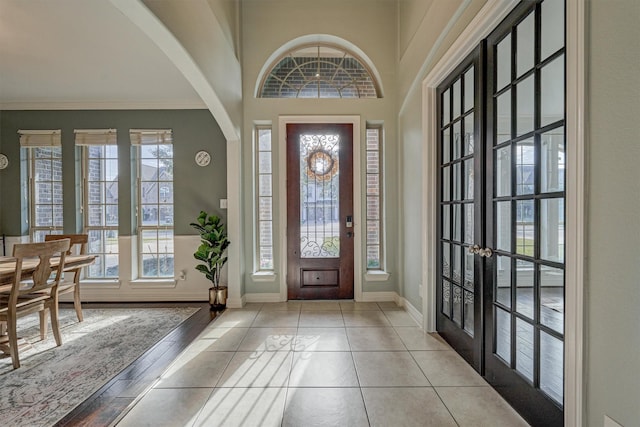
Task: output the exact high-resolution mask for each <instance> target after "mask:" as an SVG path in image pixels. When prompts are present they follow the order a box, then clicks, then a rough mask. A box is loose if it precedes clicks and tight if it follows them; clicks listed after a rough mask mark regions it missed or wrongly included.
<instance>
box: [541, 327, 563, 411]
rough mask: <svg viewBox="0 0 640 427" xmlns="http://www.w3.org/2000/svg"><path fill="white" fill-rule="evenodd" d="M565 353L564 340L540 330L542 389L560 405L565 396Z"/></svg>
mask: <svg viewBox="0 0 640 427" xmlns="http://www.w3.org/2000/svg"><path fill="white" fill-rule="evenodd" d="M563 353H564V346H563V342H562V341H560V340H559V339H557V338H555V337H553V336H551V335H549V334H547V333H546V332H544V331H541V332H540V389H541V390H542V391H543V392H545V393H546V394H547V395H548V396H549V397H551V398H552V399H553V400H555V401H556V402H557V403H558V404H560V405H562V401H563V398H564V390H563V389H564V380H563V378H564V369H563V366H564V354H563Z"/></svg>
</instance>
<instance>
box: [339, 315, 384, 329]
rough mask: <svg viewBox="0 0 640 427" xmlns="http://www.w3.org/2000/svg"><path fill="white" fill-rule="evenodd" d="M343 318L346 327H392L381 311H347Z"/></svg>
mask: <svg viewBox="0 0 640 427" xmlns="http://www.w3.org/2000/svg"><path fill="white" fill-rule="evenodd" d="M342 318H343V319H344V324H345V326H391V324H390V323H389V320H388V319H387V317H386V316H385V315H384V313H383V312H381V311H352V312H348V311H347V312H343V313H342Z"/></svg>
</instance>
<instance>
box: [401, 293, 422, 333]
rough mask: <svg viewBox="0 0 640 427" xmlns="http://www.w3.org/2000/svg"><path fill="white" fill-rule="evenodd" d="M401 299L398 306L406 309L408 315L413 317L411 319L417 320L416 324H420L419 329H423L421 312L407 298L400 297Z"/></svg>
mask: <svg viewBox="0 0 640 427" xmlns="http://www.w3.org/2000/svg"><path fill="white" fill-rule="evenodd" d="M399 299H400V300H401V302H399V303H398V305H399V306H402V307H404V309H405V310H406V311H407V313H409V316H411V318H412V319H413V320H415V321H416V323H418V327H420V328H421V329H422V325H423V323H422V322H423V320H424V317H423V315H422V313H420V311H419V310H418V309H417V308H415V307H414V306H413V305H412V304H411V303H410V302H409V301H408V300H407V299H406V298H403V297H399Z"/></svg>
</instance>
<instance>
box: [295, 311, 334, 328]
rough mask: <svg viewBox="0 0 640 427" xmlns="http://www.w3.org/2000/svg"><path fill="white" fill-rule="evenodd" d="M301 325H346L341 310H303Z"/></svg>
mask: <svg viewBox="0 0 640 427" xmlns="http://www.w3.org/2000/svg"><path fill="white" fill-rule="evenodd" d="M298 325H299V327H301V328H304V327H307V328H309V327H333V328H336V327H337V328H340V327H344V320H342V312H340V311H304V310H303V311H302V312H301V313H300V323H299V324H298Z"/></svg>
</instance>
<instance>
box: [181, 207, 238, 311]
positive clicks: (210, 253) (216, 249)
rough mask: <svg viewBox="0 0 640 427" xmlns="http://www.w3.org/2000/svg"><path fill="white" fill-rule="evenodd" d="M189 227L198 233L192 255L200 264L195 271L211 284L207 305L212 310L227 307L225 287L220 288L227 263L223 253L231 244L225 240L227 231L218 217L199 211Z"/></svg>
mask: <svg viewBox="0 0 640 427" xmlns="http://www.w3.org/2000/svg"><path fill="white" fill-rule="evenodd" d="M190 225H191V226H192V227H193V228H195V229H196V230H198V231H199V232H200V246H199V247H198V250H197V251H196V252H195V253H194V254H193V256H194V257H195V259H197V260H198V261H200V262H201V264H198V265H197V266H196V270H198V271H200V272H202V273H203V274H204V275H205V277H206V278H207V279H209V280H210V281H211V283H212V284H213V286H212V287H211V288H209V304H211V308H214V309H221V308H224V307H225V306H226V305H227V287H226V286H220V272H221V271H222V267H223V266H224V265H225V263H226V262H227V256H226V255H225V251H226V250H227V247H228V246H229V244H230V243H231V242H229V239H228V238H227V229H226V227H225V225H224V224H223V223H222V220H221V219H220V218H219V217H217V216H216V215H209V214H207V213H206V212H205V211H201V212H200V215H198V219H197V222H192V223H191V224H190Z"/></svg>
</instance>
